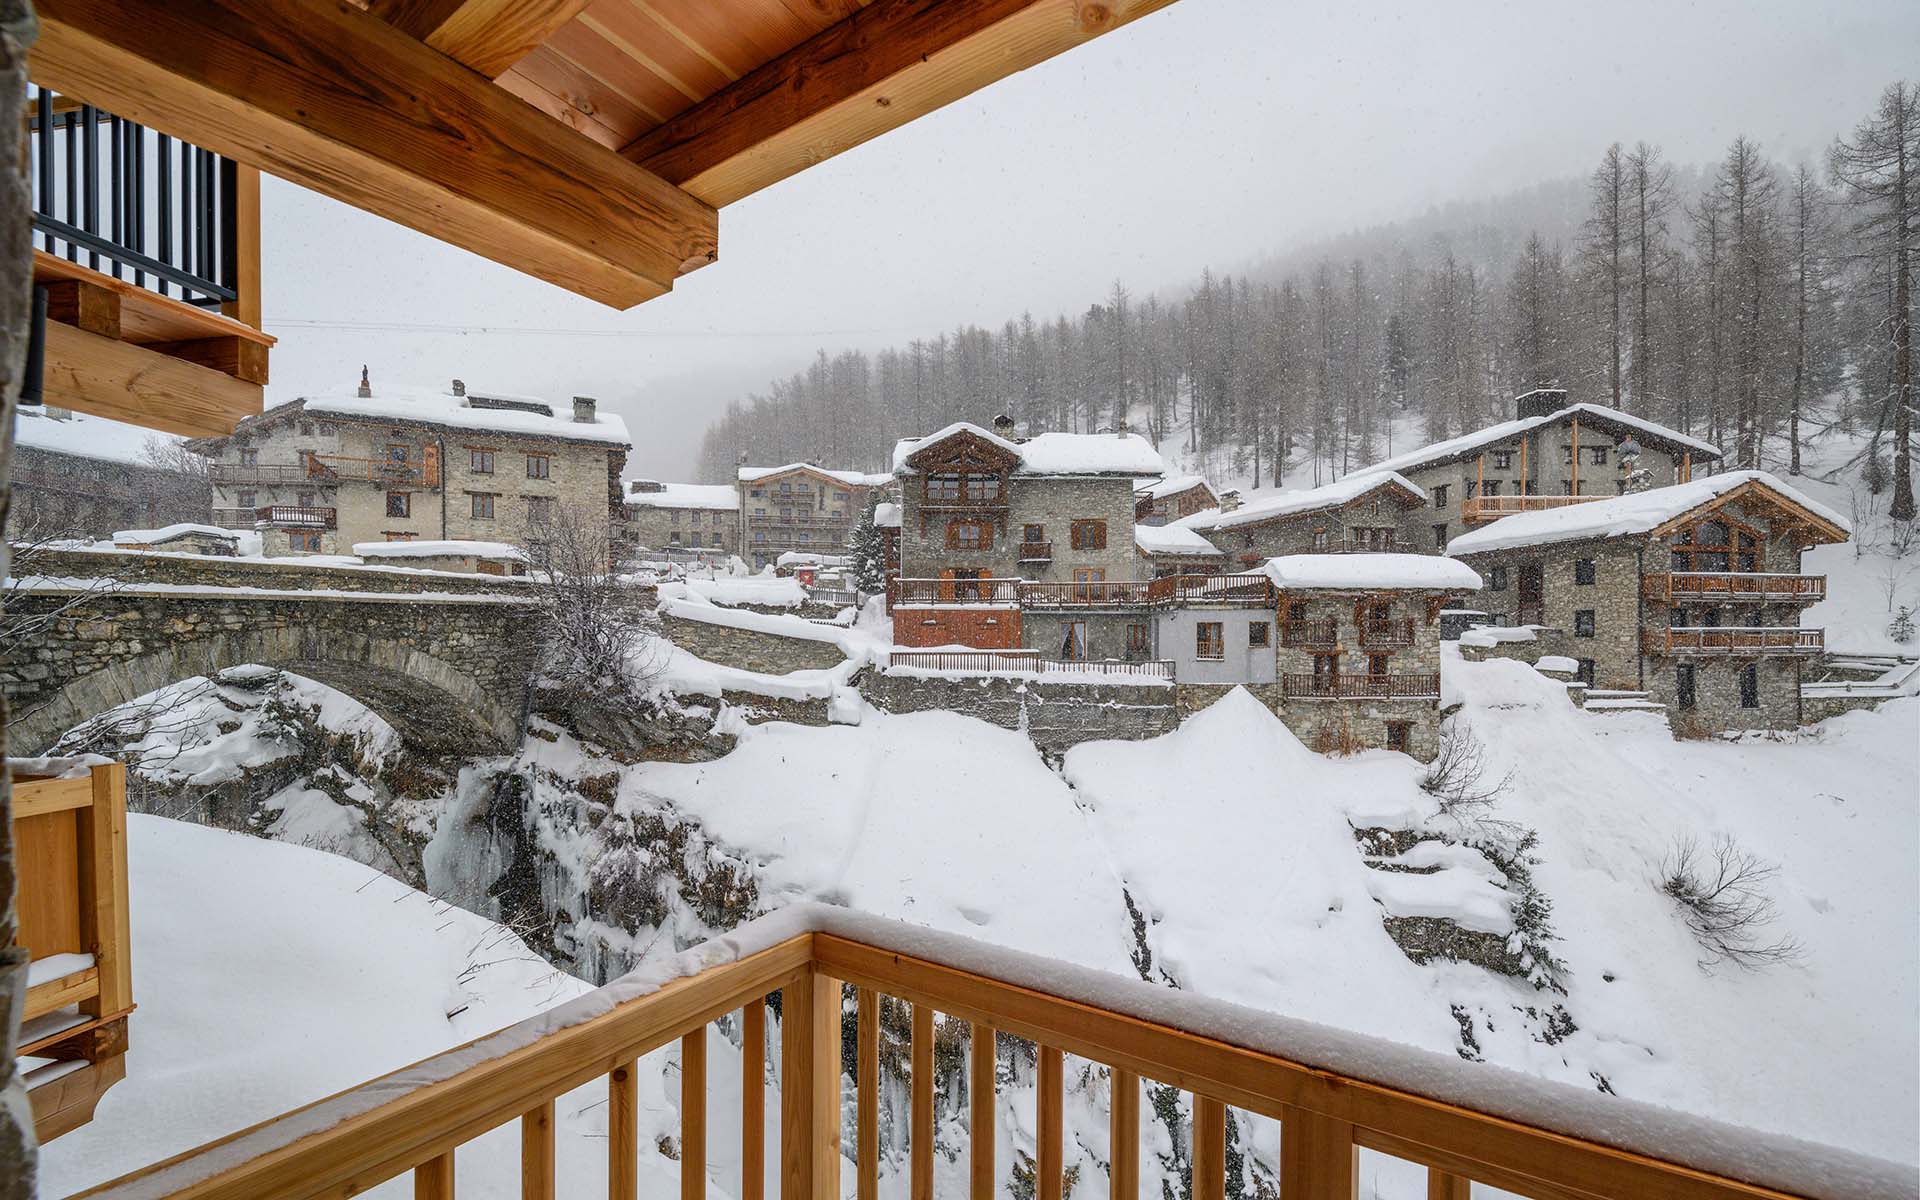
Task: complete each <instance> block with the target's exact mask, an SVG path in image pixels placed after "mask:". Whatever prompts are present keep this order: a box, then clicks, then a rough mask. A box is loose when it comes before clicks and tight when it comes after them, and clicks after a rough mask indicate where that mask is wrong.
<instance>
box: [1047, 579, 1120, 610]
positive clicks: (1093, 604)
mask: <svg viewBox="0 0 1920 1200" xmlns="http://www.w3.org/2000/svg"><path fill="white" fill-rule="evenodd" d="M1152 588H1153V581H1150V580H1145V579H1113V580H1107V579H1098V580H1095V579H1083V580H1076V581H1075V582H1072V583H1022V584H1021V585H1020V607H1022V608H1135V607H1143V606H1145V605H1147V604H1149V603H1151V602H1152V600H1153V595H1152Z"/></svg>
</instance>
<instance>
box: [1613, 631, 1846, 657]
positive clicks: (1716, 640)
mask: <svg viewBox="0 0 1920 1200" xmlns="http://www.w3.org/2000/svg"><path fill="white" fill-rule="evenodd" d="M1826 648H1827V636H1826V630H1824V629H1802V628H1800V627H1799V626H1798V625H1714V626H1699V627H1694V628H1680V629H1665V630H1658V631H1655V632H1653V633H1650V634H1647V635H1646V652H1647V653H1648V654H1651V655H1666V656H1675V655H1678V656H1685V657H1692V656H1695V655H1719V656H1724V657H1728V658H1795V657H1802V656H1813V655H1818V654H1822V653H1824V652H1825V651H1826Z"/></svg>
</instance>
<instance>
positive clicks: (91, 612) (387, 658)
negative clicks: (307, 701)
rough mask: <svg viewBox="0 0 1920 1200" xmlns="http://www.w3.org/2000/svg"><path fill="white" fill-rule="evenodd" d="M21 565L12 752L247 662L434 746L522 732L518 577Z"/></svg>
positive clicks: (2, 660) (133, 558)
mask: <svg viewBox="0 0 1920 1200" xmlns="http://www.w3.org/2000/svg"><path fill="white" fill-rule="evenodd" d="M19 569H20V574H21V576H22V577H21V578H20V579H18V580H17V581H15V582H14V584H13V585H12V586H10V588H9V592H8V595H7V598H6V618H5V626H6V628H7V629H8V630H9V631H11V632H12V634H13V636H8V637H6V638H5V639H4V643H3V644H0V687H4V689H5V692H6V696H7V702H8V708H9V712H10V713H11V714H12V721H11V723H10V724H9V726H8V742H9V748H10V749H11V751H12V752H13V753H16V754H37V753H41V752H43V751H45V750H46V749H47V748H48V747H50V746H51V745H52V744H53V743H54V742H55V741H56V740H57V739H58V738H59V737H60V735H61V734H63V733H65V732H66V731H67V730H68V729H71V728H73V727H74V726H75V725H78V724H80V723H82V722H84V721H86V720H88V719H89V718H92V717H95V716H98V715H99V714H101V713H103V712H105V711H107V710H108V709H110V708H113V707H114V706H116V705H119V704H122V703H125V702H126V701H129V700H133V699H136V698H138V697H140V696H144V695H146V694H148V693H150V692H153V691H155V690H157V689H159V688H162V687H165V686H166V685H168V684H170V683H175V682H178V681H180V680H182V679H189V678H192V677H193V676H196V675H208V674H211V673H213V672H215V671H219V670H222V669H224V668H227V667H233V666H239V665H241V664H244V663H261V664H265V665H267V666H273V667H280V668H283V669H285V670H288V671H291V672H293V673H295V674H298V675H304V676H307V677H308V678H311V679H315V680H318V681H319V682H321V683H324V684H326V685H328V686H329V687H332V688H335V689H336V690H338V691H341V692H344V693H346V694H347V695H349V696H352V697H353V698H354V699H356V700H359V701H360V702H361V703H363V704H365V705H366V706H367V707H368V708H370V709H372V710H373V711H374V712H376V713H378V714H379V715H380V716H381V717H383V718H384V719H385V720H386V721H387V722H388V723H389V724H391V725H392V726H393V727H394V728H395V729H396V730H398V731H399V733H400V735H401V737H402V738H403V739H405V740H406V741H407V742H408V743H409V744H410V745H412V746H413V747H414V748H415V749H418V750H420V751H423V752H426V753H429V754H446V753H467V754H471V753H489V752H494V751H499V750H504V749H506V748H508V747H509V746H511V745H512V744H513V743H514V742H515V741H516V740H517V739H518V737H519V731H520V725H521V720H522V717H523V716H524V713H525V707H526V702H527V693H528V687H527V683H528V677H529V672H530V670H531V668H532V666H533V657H532V648H533V647H534V646H535V645H537V643H538V641H539V638H538V630H537V624H536V622H537V620H538V607H537V605H536V604H535V603H534V602H533V597H532V596H531V594H530V593H529V589H528V585H526V584H525V583H523V582H522V581H519V580H501V579H495V578H488V577H485V576H456V575H447V574H440V573H426V572H417V571H398V570H391V569H386V570H383V569H379V568H356V567H320V566H309V565H305V564H301V563H298V562H285V561H275V560H266V561H259V560H233V559H219V558H198V557H189V556H184V555H157V554H132V553H108V552H98V551H71V552H67V551H63V552H56V553H50V554H47V553H42V554H36V555H35V557H34V561H32V562H31V563H22V564H19Z"/></svg>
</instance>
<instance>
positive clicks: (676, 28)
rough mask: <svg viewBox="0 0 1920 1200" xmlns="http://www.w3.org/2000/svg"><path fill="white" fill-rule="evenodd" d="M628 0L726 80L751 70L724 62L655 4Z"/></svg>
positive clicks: (731, 80) (729, 80)
mask: <svg viewBox="0 0 1920 1200" xmlns="http://www.w3.org/2000/svg"><path fill="white" fill-rule="evenodd" d="M630 2H631V3H632V5H633V7H634V9H635V11H637V12H641V13H644V14H646V16H647V18H648V19H649V20H651V21H652V22H653V23H654V24H656V25H658V26H659V27H660V28H661V29H663V30H665V31H666V33H667V36H669V37H671V38H673V39H674V40H675V41H677V42H679V43H680V44H681V45H682V46H685V47H686V48H687V49H688V50H690V51H692V52H693V53H694V54H697V55H699V56H700V57H701V58H702V59H703V60H705V62H706V64H707V65H708V66H710V67H712V68H713V69H714V70H716V71H718V72H720V74H721V75H722V76H724V77H725V78H726V81H727V82H728V83H732V82H734V81H735V80H737V79H739V78H740V77H741V76H742V75H744V74H746V73H747V72H748V71H750V70H752V67H741V68H739V69H737V70H736V69H735V68H733V67H730V66H728V65H727V64H726V63H725V62H723V61H721V59H720V58H719V57H718V56H717V55H715V54H714V53H713V51H712V50H711V49H709V48H708V46H707V44H706V43H705V42H702V41H701V40H700V39H698V38H696V37H694V36H693V34H691V33H689V32H688V31H687V30H686V29H685V28H684V27H683V26H682V25H681V24H680V22H678V21H675V20H673V19H672V18H671V17H669V16H667V14H665V13H663V12H661V11H660V9H659V8H657V7H656V6H654V5H652V4H649V3H647V0H630ZM724 24H725V23H724V22H722V25H723V26H724ZM768 57H772V56H771V55H769V56H768Z"/></svg>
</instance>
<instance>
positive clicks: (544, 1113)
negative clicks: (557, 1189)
mask: <svg viewBox="0 0 1920 1200" xmlns="http://www.w3.org/2000/svg"><path fill="white" fill-rule="evenodd" d="M520 1200H553V1101H551V1100H549V1101H547V1102H546V1103H544V1104H542V1105H541V1106H540V1107H539V1108H536V1109H534V1110H533V1111H532V1112H529V1113H526V1114H525V1115H523V1116H522V1117H521V1118H520Z"/></svg>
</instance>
